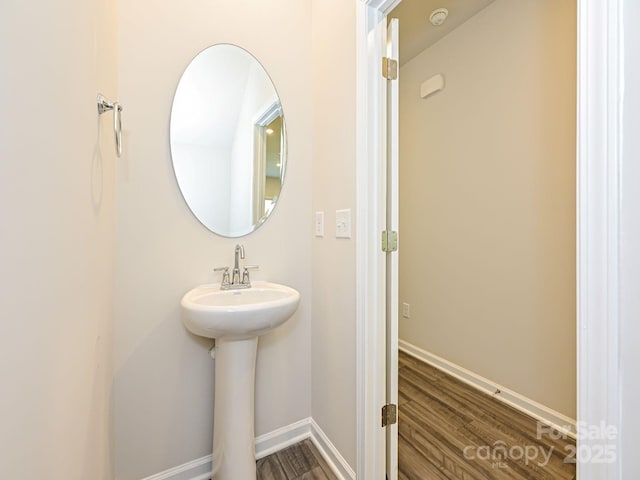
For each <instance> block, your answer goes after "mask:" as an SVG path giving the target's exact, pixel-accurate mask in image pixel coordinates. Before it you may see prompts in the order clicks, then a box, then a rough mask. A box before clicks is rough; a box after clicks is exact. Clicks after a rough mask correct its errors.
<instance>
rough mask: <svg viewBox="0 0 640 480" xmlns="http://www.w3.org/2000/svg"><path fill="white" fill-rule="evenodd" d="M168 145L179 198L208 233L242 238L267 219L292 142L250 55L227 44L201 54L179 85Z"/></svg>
mask: <svg viewBox="0 0 640 480" xmlns="http://www.w3.org/2000/svg"><path fill="white" fill-rule="evenodd" d="M169 139H170V143H171V158H172V160H173V170H174V172H175V175H176V179H177V181H178V186H179V187H180V191H181V192H182V196H183V197H184V199H185V201H186V202H187V205H189V208H190V209H191V211H192V212H193V214H194V215H195V216H196V218H197V219H198V220H200V222H201V223H202V224H203V225H204V226H205V227H207V228H208V229H209V230H211V231H212V232H214V233H217V234H219V235H223V236H225V237H240V236H242V235H246V234H248V233H251V232H252V231H253V230H255V229H256V228H258V227H259V226H260V225H262V223H264V221H265V220H266V219H267V218H268V217H269V215H270V214H271V212H272V211H273V209H274V207H275V206H276V204H277V202H278V198H279V196H280V191H281V190H282V184H283V181H284V173H285V165H286V150H287V148H286V147H287V141H286V139H287V137H286V131H285V122H284V116H283V113H282V106H281V105H280V98H279V97H278V93H277V92H276V89H275V86H274V85H273V82H272V81H271V78H269V75H268V74H267V72H266V71H265V69H264V68H263V67H262V65H261V64H260V62H258V60H256V58H255V57H253V55H251V54H250V53H249V52H247V51H246V50H244V49H242V48H240V47H237V46H235V45H229V44H220V45H214V46H212V47H209V48H207V49H205V50H203V51H202V52H200V53H199V54H198V55H197V56H196V57H195V58H194V59H193V60H192V61H191V63H190V64H189V65H188V66H187V68H186V70H185V71H184V73H183V74H182V77H181V78H180V82H179V83H178V88H177V89H176V94H175V97H174V99H173V106H172V108H171V124H170V133H169Z"/></svg>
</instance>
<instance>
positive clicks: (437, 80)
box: [420, 73, 444, 98]
mask: <svg viewBox="0 0 640 480" xmlns="http://www.w3.org/2000/svg"><path fill="white" fill-rule="evenodd" d="M443 88H444V75H442V74H441V73H438V74H437V75H434V76H433V77H431V78H430V79H428V80H427V81H426V82H424V83H423V84H422V85H420V97H421V98H427V97H430V96H431V95H433V94H434V93H436V92H439V91H440V90H442V89H443Z"/></svg>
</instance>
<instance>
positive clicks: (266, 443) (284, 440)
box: [256, 417, 313, 460]
mask: <svg viewBox="0 0 640 480" xmlns="http://www.w3.org/2000/svg"><path fill="white" fill-rule="evenodd" d="M312 421H313V420H311V417H309V418H304V419H302V420H300V421H299V422H295V423H292V424H291V425H287V426H285V427H282V428H278V429H277V430H274V431H272V432H269V433H265V434H264V435H260V436H259V437H256V460H259V459H261V458H263V457H267V456H269V455H271V454H272V453H275V452H277V451H279V450H282V449H283V448H287V447H290V446H291V445H294V444H296V443H298V442H301V441H302V440H304V439H305V438H309V437H310V436H311V422H312Z"/></svg>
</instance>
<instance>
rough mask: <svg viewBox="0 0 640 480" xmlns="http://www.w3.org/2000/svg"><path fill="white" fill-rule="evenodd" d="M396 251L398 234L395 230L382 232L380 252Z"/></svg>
mask: <svg viewBox="0 0 640 480" xmlns="http://www.w3.org/2000/svg"><path fill="white" fill-rule="evenodd" d="M397 250H398V232H396V231H395V230H384V231H383V232H382V251H383V252H387V253H390V252H395V251H397Z"/></svg>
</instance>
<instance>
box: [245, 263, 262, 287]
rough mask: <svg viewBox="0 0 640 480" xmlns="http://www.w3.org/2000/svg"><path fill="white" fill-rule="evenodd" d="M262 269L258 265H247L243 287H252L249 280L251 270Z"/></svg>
mask: <svg viewBox="0 0 640 480" xmlns="http://www.w3.org/2000/svg"><path fill="white" fill-rule="evenodd" d="M258 268H260V267H259V266H258V265H245V266H244V270H243V271H242V285H246V286H248V287H250V286H251V280H249V270H257V269H258Z"/></svg>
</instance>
